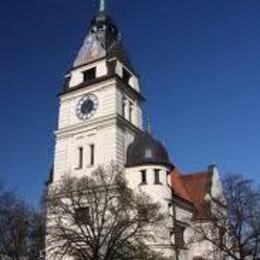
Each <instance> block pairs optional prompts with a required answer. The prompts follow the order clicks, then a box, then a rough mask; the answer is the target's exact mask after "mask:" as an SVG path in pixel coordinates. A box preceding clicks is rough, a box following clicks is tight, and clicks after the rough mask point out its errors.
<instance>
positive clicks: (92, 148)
mask: <svg viewBox="0 0 260 260" xmlns="http://www.w3.org/2000/svg"><path fill="white" fill-rule="evenodd" d="M89 149H90V152H89V155H90V156H89V165H90V166H94V165H95V144H90V145H89Z"/></svg>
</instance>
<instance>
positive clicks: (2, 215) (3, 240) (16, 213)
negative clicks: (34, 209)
mask: <svg viewBox="0 0 260 260" xmlns="http://www.w3.org/2000/svg"><path fill="white" fill-rule="evenodd" d="M28 230H29V225H28V209H27V208H26V206H25V204H24V202H23V201H22V200H20V199H18V198H17V197H16V195H15V194H14V193H12V192H7V191H5V190H4V189H3V188H1V190H0V258H1V259H11V260H20V259H24V258H25V257H27V253H28V251H27V249H28V248H27V238H28V237H27V235H28Z"/></svg>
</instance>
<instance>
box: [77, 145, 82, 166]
mask: <svg viewBox="0 0 260 260" xmlns="http://www.w3.org/2000/svg"><path fill="white" fill-rule="evenodd" d="M78 153H79V154H78V156H79V157H78V158H79V165H78V168H79V169H82V168H83V147H79V148H78Z"/></svg>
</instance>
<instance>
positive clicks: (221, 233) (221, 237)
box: [218, 227, 226, 246]
mask: <svg viewBox="0 0 260 260" xmlns="http://www.w3.org/2000/svg"><path fill="white" fill-rule="evenodd" d="M218 232H219V244H220V245H221V246H225V245H226V239H225V237H226V236H225V234H226V229H225V228H224V227H220V228H219V231H218Z"/></svg>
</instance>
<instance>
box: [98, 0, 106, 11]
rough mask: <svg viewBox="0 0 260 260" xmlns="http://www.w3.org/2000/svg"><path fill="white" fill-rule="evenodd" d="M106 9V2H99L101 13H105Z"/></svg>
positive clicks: (102, 0) (101, 0)
mask: <svg viewBox="0 0 260 260" xmlns="http://www.w3.org/2000/svg"><path fill="white" fill-rule="evenodd" d="M105 9H106V0H99V12H104V11H105Z"/></svg>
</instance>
